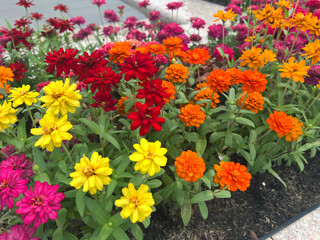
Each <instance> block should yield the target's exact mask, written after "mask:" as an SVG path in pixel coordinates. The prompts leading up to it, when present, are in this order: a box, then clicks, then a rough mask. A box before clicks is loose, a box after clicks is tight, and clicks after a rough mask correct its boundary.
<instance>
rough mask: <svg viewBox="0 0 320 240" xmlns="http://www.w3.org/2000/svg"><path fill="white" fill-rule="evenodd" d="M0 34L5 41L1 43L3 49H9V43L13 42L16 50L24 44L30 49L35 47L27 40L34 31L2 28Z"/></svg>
mask: <svg viewBox="0 0 320 240" xmlns="http://www.w3.org/2000/svg"><path fill="white" fill-rule="evenodd" d="M0 32H1V33H2V38H3V39H2V41H1V45H2V46H3V47H7V43H8V42H11V41H13V43H14V46H15V47H16V48H19V47H20V46H18V45H19V44H20V43H22V44H23V45H24V46H25V47H27V48H28V49H31V47H32V46H33V44H32V43H30V42H28V40H27V39H28V38H29V37H31V35H32V33H33V30H32V29H29V28H25V29H24V30H23V31H21V30H18V29H16V28H12V29H10V30H9V29H6V28H0Z"/></svg>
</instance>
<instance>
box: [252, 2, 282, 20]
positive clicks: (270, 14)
mask: <svg viewBox="0 0 320 240" xmlns="http://www.w3.org/2000/svg"><path fill="white" fill-rule="evenodd" d="M252 12H253V13H254V15H255V17H256V18H257V19H258V20H260V21H264V22H265V24H268V23H273V22H274V21H276V20H277V19H281V18H282V14H281V13H282V8H278V9H276V10H275V9H274V8H273V7H271V5H270V4H267V5H266V6H265V7H264V8H263V9H262V11H260V10H257V11H252Z"/></svg>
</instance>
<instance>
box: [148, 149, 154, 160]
mask: <svg viewBox="0 0 320 240" xmlns="http://www.w3.org/2000/svg"><path fill="white" fill-rule="evenodd" d="M154 155H155V154H154V153H152V152H150V151H148V152H147V156H146V159H149V160H153V158H154Z"/></svg>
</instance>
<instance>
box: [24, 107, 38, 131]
mask: <svg viewBox="0 0 320 240" xmlns="http://www.w3.org/2000/svg"><path fill="white" fill-rule="evenodd" d="M26 107H27V110H28V113H29V116H30V118H31V121H32V125H33V127H36V123H35V122H34V119H33V117H32V113H31V110H30V108H29V106H28V105H27V104H26Z"/></svg>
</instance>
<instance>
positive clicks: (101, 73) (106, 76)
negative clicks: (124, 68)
mask: <svg viewBox="0 0 320 240" xmlns="http://www.w3.org/2000/svg"><path fill="white" fill-rule="evenodd" d="M89 73H90V76H89V77H88V78H87V79H85V80H84V81H83V82H84V83H85V84H90V83H92V85H91V91H92V92H93V93H94V92H95V91H96V90H97V89H98V90H99V92H105V91H107V92H110V91H111V85H113V86H115V87H116V88H117V87H118V85H117V84H118V83H119V82H120V80H121V76H120V75H119V74H116V72H114V71H112V69H111V67H109V68H107V67H103V66H97V67H95V68H94V69H93V70H89Z"/></svg>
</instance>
